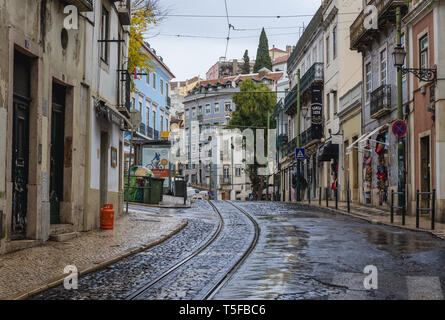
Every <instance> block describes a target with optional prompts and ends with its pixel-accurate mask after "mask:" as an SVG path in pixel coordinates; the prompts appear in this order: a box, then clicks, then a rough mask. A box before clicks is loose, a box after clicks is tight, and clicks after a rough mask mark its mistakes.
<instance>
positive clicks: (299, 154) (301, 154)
mask: <svg viewBox="0 0 445 320" xmlns="http://www.w3.org/2000/svg"><path fill="white" fill-rule="evenodd" d="M305 158H306V152H305V151H304V148H295V159H305Z"/></svg>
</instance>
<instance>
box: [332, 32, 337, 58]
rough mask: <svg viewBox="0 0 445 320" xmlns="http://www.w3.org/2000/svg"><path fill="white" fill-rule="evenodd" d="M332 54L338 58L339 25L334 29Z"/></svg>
mask: <svg viewBox="0 0 445 320" xmlns="http://www.w3.org/2000/svg"><path fill="white" fill-rule="evenodd" d="M332 54H333V56H334V59H335V58H337V26H335V27H334V29H333V30H332Z"/></svg>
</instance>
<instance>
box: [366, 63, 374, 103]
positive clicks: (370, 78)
mask: <svg viewBox="0 0 445 320" xmlns="http://www.w3.org/2000/svg"><path fill="white" fill-rule="evenodd" d="M368 65H369V88H368V79H367V76H368V73H367V72H366V67H367V66H368ZM364 72H365V102H366V103H367V102H370V101H371V93H372V61H371V59H368V60H367V61H365V70H364ZM368 91H369V95H368Z"/></svg>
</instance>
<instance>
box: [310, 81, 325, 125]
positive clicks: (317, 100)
mask: <svg viewBox="0 0 445 320" xmlns="http://www.w3.org/2000/svg"><path fill="white" fill-rule="evenodd" d="M311 90H312V94H311V119H312V124H313V125H317V124H322V123H323V108H322V105H323V87H322V86H321V85H314V86H312V89H311Z"/></svg>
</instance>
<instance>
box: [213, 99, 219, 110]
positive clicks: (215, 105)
mask: <svg viewBox="0 0 445 320" xmlns="http://www.w3.org/2000/svg"><path fill="white" fill-rule="evenodd" d="M213 109H214V113H219V111H220V107H219V102H215V103H214V106H213Z"/></svg>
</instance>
